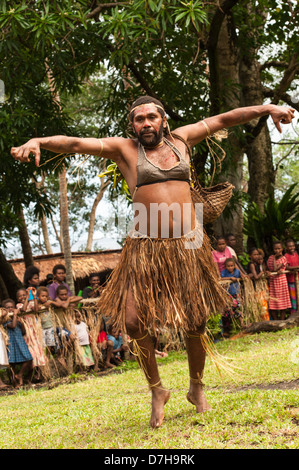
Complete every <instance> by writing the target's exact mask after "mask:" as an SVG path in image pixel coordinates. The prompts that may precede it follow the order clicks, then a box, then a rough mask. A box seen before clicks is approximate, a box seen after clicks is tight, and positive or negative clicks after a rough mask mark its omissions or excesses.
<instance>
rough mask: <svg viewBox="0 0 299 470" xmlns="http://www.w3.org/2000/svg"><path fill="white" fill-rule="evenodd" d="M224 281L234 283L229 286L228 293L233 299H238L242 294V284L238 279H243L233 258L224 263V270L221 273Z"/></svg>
mask: <svg viewBox="0 0 299 470" xmlns="http://www.w3.org/2000/svg"><path fill="white" fill-rule="evenodd" d="M221 278H222V279H230V280H231V281H232V282H231V283H230V285H229V288H228V292H229V293H230V295H231V296H232V297H235V298H236V297H237V296H238V295H239V294H240V284H239V283H238V279H240V278H241V272H240V271H239V269H237V268H236V263H235V260H234V259H233V258H227V259H226V260H225V263H224V270H223V271H221Z"/></svg>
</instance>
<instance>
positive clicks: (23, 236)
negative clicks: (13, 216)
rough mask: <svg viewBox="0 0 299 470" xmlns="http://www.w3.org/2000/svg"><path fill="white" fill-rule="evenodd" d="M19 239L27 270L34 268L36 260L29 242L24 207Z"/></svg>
mask: <svg viewBox="0 0 299 470" xmlns="http://www.w3.org/2000/svg"><path fill="white" fill-rule="evenodd" d="M18 216H19V227H18V228H19V237H20V241H21V245H22V252H23V257H24V263H25V266H26V268H28V266H33V265H34V260H33V255H32V250H31V245H30V240H29V235H28V230H27V225H26V221H25V217H24V212H23V209H22V207H20V209H19V213H18Z"/></svg>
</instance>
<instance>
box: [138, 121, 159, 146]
mask: <svg viewBox="0 0 299 470" xmlns="http://www.w3.org/2000/svg"><path fill="white" fill-rule="evenodd" d="M147 132H149V131H143V133H142V132H140V133H139V134H137V139H138V140H139V142H140V143H141V145H143V147H147V148H154V147H156V146H157V145H158V144H159V143H160V142H161V140H162V138H163V122H162V123H161V126H160V128H159V130H158V132H157V131H155V130H154V129H151V130H150V134H148V138H147V137H145V136H143V134H145V133H147Z"/></svg>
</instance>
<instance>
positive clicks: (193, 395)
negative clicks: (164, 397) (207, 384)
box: [187, 383, 212, 413]
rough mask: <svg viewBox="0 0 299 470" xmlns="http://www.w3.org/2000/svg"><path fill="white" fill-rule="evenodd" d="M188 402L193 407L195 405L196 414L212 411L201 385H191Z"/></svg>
mask: <svg viewBox="0 0 299 470" xmlns="http://www.w3.org/2000/svg"><path fill="white" fill-rule="evenodd" d="M187 400H188V401H189V402H190V403H192V405H195V407H196V413H205V412H206V411H210V410H211V409H212V408H211V406H210V405H209V404H208V402H207V399H206V397H205V394H204V392H203V386H202V385H201V384H193V383H192V384H190V389H189V392H188V393H187Z"/></svg>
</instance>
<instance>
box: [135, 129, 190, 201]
mask: <svg viewBox="0 0 299 470" xmlns="http://www.w3.org/2000/svg"><path fill="white" fill-rule="evenodd" d="M163 140H164V143H165V144H166V145H168V146H169V147H170V148H171V150H172V151H173V152H174V153H175V155H176V156H177V157H178V158H179V162H178V164H177V165H175V166H173V167H171V168H167V169H163V168H160V167H159V166H157V165H155V164H154V163H152V162H151V161H150V160H149V159H148V158H147V156H146V153H145V150H144V147H143V146H142V145H141V144H140V142H138V159H137V184H136V188H135V191H134V194H133V198H134V196H135V193H136V191H137V189H138V188H140V186H146V185H148V184H155V183H164V182H165V181H186V182H188V183H189V182H190V166H189V164H188V163H187V162H186V160H185V159H184V158H183V156H182V154H181V152H180V151H179V149H178V148H177V147H176V146H175V145H173V144H172V143H171V142H170V141H169V140H167V139H166V138H165V137H164V138H163Z"/></svg>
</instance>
